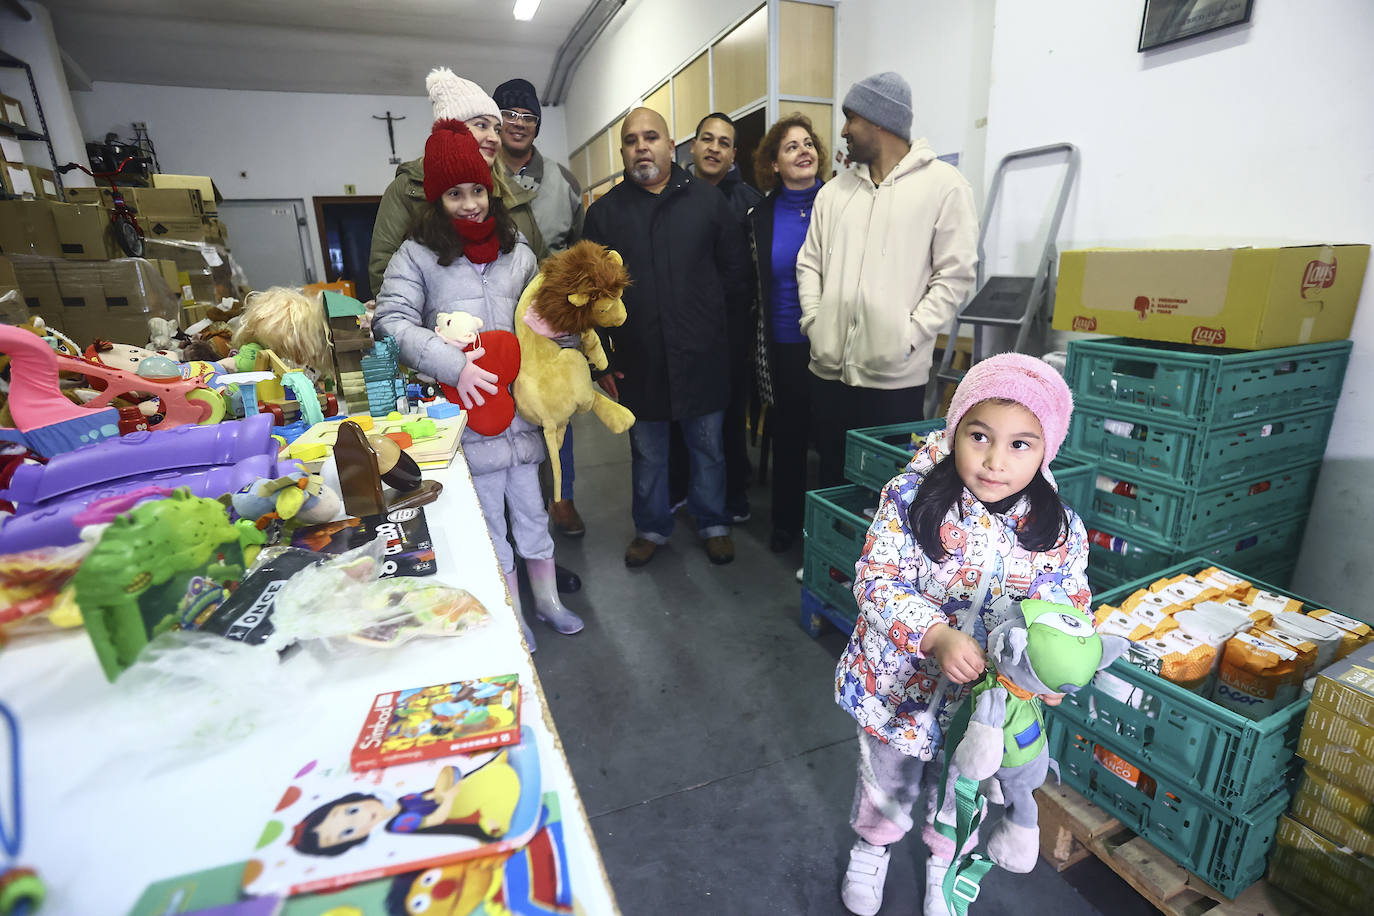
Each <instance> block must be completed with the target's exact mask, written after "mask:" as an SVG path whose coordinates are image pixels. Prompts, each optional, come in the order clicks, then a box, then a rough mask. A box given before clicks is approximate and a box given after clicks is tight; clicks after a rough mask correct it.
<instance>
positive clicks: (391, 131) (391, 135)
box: [372, 111, 406, 165]
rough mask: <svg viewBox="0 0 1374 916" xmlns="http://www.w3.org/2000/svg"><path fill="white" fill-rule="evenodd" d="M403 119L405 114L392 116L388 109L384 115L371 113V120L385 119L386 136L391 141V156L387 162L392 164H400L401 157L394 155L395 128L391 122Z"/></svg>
mask: <svg viewBox="0 0 1374 916" xmlns="http://www.w3.org/2000/svg"><path fill="white" fill-rule="evenodd" d="M405 119H406V116H405V115H401V116H400V117H395V116H393V115H392V114H391V112H390V111H388V112H387V113H386V117H382V116H381V115H373V116H372V120H374V121H385V122H386V136H387V139H388V140H390V141H391V158H390V159H388V160H387V162H390V163H391V164H392V165H400V164H401V157H400V156H397V155H396V130H395V128H393V127H392V124H393V123H394V122H396V121H404V120H405Z"/></svg>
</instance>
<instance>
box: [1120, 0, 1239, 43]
mask: <svg viewBox="0 0 1374 916" xmlns="http://www.w3.org/2000/svg"><path fill="white" fill-rule="evenodd" d="M1253 3H1254V0H1145V15H1144V17H1143V18H1142V19H1141V23H1140V44H1139V45H1138V46H1137V47H1136V50H1137V51H1149V50H1150V49H1151V48H1158V47H1160V46H1161V45H1167V44H1170V43H1172V42H1175V41H1182V40H1183V39H1185V38H1192V37H1194V36H1195V35H1201V34H1203V33H1204V32H1214V31H1216V30H1217V29H1224V28H1226V27H1227V26H1230V25H1236V24H1237V23H1241V22H1249V21H1250V7H1251V5H1252V4H1253Z"/></svg>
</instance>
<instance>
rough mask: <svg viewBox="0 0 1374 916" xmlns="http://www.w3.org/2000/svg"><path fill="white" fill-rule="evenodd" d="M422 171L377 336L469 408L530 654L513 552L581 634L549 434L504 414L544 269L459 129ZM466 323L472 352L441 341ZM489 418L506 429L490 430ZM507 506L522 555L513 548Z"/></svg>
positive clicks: (547, 614) (482, 495) (453, 122)
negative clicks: (547, 471)
mask: <svg viewBox="0 0 1374 916" xmlns="http://www.w3.org/2000/svg"><path fill="white" fill-rule="evenodd" d="M436 107H437V106H436ZM424 162H425V179H424V189H425V198H426V199H427V200H428V201H429V206H428V207H426V208H425V209H424V210H422V211H421V212H420V214H419V216H418V217H417V218H416V220H415V222H414V223H413V224H412V226H411V230H410V233H409V237H408V238H407V240H406V241H405V242H404V243H403V244H402V245H401V247H400V248H399V249H398V250H397V252H396V254H395V255H394V256H393V257H392V259H391V263H390V264H389V265H388V266H387V269H386V276H385V279H384V280H383V281H382V288H381V292H380V293H378V295H377V317H376V319H375V320H374V323H373V327H374V329H375V330H376V332H377V333H378V334H379V335H390V336H391V337H394V338H396V341H397V343H398V344H399V345H400V350H401V358H402V360H403V361H404V362H405V363H406V364H407V365H409V366H411V367H412V368H414V369H416V370H417V371H419V372H423V373H425V374H427V375H430V376H433V377H434V378H435V379H436V380H437V381H439V382H440V383H441V384H444V385H447V386H451V387H452V389H454V390H455V393H456V395H457V397H458V400H459V402H460V403H461V404H462V406H463V407H464V408H466V409H468V410H469V423H468V427H467V428H466V429H464V431H463V439H462V443H463V453H464V454H465V455H466V456H467V461H468V465H469V468H470V469H471V471H472V481H473V484H474V485H475V487H476V489H477V499H478V501H479V502H480V503H481V505H482V514H483V515H484V516H485V518H486V522H487V529H488V531H490V533H491V540H492V543H493V544H494V545H495V546H496V554H497V558H498V559H499V560H500V561H501V571H502V572H503V573H504V574H505V576H506V584H507V585H508V586H509V588H510V595H511V600H512V601H513V602H514V603H515V608H516V613H517V615H519V616H520V620H521V625H522V626H523V627H524V630H525V639H526V641H527V642H528V643H529V647H530V649H531V650H533V649H534V636H533V634H532V633H531V632H530V629H529V625H528V624H527V623H526V622H525V619H524V617H523V615H520V597H519V596H520V589H519V586H518V584H517V582H516V576H515V551H518V552H519V554H520V556H521V557H523V558H524V559H525V567H526V570H527V571H528V573H529V578H530V586H531V590H532V591H533V592H534V604H535V614H536V616H538V617H539V618H540V619H542V620H544V621H546V622H547V623H548V624H549V625H550V626H552V627H553V628H554V629H555V630H557V631H558V632H560V633H565V634H572V633H576V632H578V631H580V630H581V629H582V620H581V619H580V618H579V617H578V616H577V615H576V614H574V613H573V612H572V611H570V610H568V609H567V608H566V607H564V606H563V604H562V602H560V601H559V598H558V588H557V584H556V575H555V571H554V562H553V539H552V538H551V537H550V536H549V518H548V514H547V512H546V511H545V508H544V499H543V496H542V494H541V493H540V489H539V463H540V462H541V461H543V460H544V456H545V448H544V438H543V435H542V433H541V431H540V429H539V427H537V426H534V425H533V424H531V423H530V422H528V421H527V420H525V419H524V418H522V417H521V416H519V415H518V414H515V413H514V411H513V410H503V409H501V408H503V407H507V406H509V405H507V403H506V402H509V401H510V397H511V395H510V391H509V385H510V383H511V381H512V379H513V378H514V375H515V372H516V371H518V368H519V351H518V348H517V347H516V346H515V339H514V336H513V333H512V332H513V330H514V315H515V306H516V303H517V302H518V301H519V299H520V294H521V293H522V292H523V291H524V289H525V287H526V285H528V284H529V282H530V280H532V279H533V278H534V276H535V274H536V272H537V264H536V261H535V256H534V252H533V251H531V250H530V247H529V245H528V244H526V242H525V239H524V237H523V236H521V235H520V233H519V232H518V230H517V229H516V228H515V224H514V222H513V221H512V220H511V217H510V214H509V212H508V211H507V210H506V208H505V206H504V205H503V204H502V203H501V201H500V200H499V199H497V198H494V197H492V195H491V189H492V177H491V168H490V167H489V166H488V165H487V163H486V160H485V159H484V158H483V157H482V155H481V152H480V150H479V149H478V145H477V141H476V140H475V139H474V138H473V136H472V134H471V132H470V131H469V130H468V128H467V126H466V125H465V124H464V123H463V122H462V121H460V120H457V119H448V118H441V119H439V120H436V121H435V123H434V128H433V131H432V133H431V134H430V136H429V140H428V141H427V142H426V143H425V160H424ZM441 313H442V316H441ZM459 315H463V316H464V317H463V321H464V322H465V323H466V324H467V325H468V326H469V327H471V328H472V329H473V331H474V332H475V337H476V339H475V340H474V341H473V344H472V348H471V349H468V350H466V351H465V350H464V349H463V348H462V346H461V345H452V344H451V343H450V341H449V340H446V339H445V337H443V336H441V335H440V334H439V333H437V332H436V328H437V327H439V326H440V325H441V324H442V325H443V329H444V330H445V331H447V330H449V328H450V327H451V326H452V325H453V324H454V322H455V320H456V318H455V316H459ZM507 338H508V339H507ZM483 357H488V358H487V359H484V358H483ZM479 362H480V363H481V365H479ZM483 414H485V416H484V417H483V421H479V420H478V419H477V417H478V416H479V415H483ZM492 414H499V415H500V416H501V417H502V419H504V418H505V417H509V418H510V419H509V422H508V423H506V424H504V425H502V423H501V422H500V421H497V422H495V423H490V422H484V421H485V420H490V417H491V415H492ZM474 426H476V427H477V428H474ZM498 427H499V428H498ZM507 509H509V512H510V523H511V524H510V529H511V535H512V536H513V537H514V540H515V551H512V550H511V545H510V543H509V542H508V541H507V540H506V511H507Z"/></svg>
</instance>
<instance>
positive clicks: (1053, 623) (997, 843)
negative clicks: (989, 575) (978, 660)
mask: <svg viewBox="0 0 1374 916" xmlns="http://www.w3.org/2000/svg"><path fill="white" fill-rule="evenodd" d="M1021 614H1022V618H1021V619H1014V620H1009V621H1007V622H1006V623H1003V624H1002V625H1000V626H998V627H997V628H996V629H994V630H993V631H992V632H991V633H989V634H988V654H989V656H990V657H991V665H990V666H989V668H988V671H987V673H986V675H985V676H984V678H983V680H982V681H980V682H979V683H978V684H976V685H975V686H974V688H973V694H972V696H970V698H969V701H968V702H969V703H970V704H971V706H972V712H971V715H970V717H969V722H968V726H967V729H966V730H965V731H964V734H963V738H962V740H960V741H959V743H958V746H957V747H956V748H954V751H953V754H952V755H951V757H950V764H949V771H948V775H947V778H946V792H945V804H944V806H943V808H942V809H941V811H940V812H939V814H938V815H937V816H936V824H935V826H936V830H937V831H938V832H939V833H941V834H944V835H946V836H948V837H949V838H950V839H951V840H953V838H954V835H955V832H954V824H955V813H954V799H955V791H954V788H955V784H956V780H957V779H958V778H959V777H960V776H963V777H965V778H967V779H971V780H974V781H975V782H980V783H981V782H983V781H984V780H988V781H989V782H988V784H987V790H988V791H987V793H986V794H987V796H988V798H989V799H990V800H991V801H994V802H997V801H1000V802H1002V803H1003V804H1004V805H1005V806H1006V816H1005V817H1003V818H1002V820H1001V821H1000V822H999V823H998V824H997V826H996V828H994V830H993V832H992V835H991V836H990V837H989V839H988V857H989V858H991V859H992V861H993V862H995V863H996V864H997V865H999V866H1001V867H1002V868H1005V869H1006V870H1007V871H1011V872H1018V873H1025V872H1029V871H1030V870H1031V869H1032V868H1034V867H1035V860H1036V858H1037V856H1038V855H1039V853H1040V826H1039V812H1038V809H1037V807H1036V804H1035V797H1034V796H1033V795H1032V793H1033V792H1034V791H1035V790H1036V789H1038V788H1039V787H1040V786H1041V785H1043V784H1044V782H1045V777H1046V775H1047V774H1048V772H1049V767H1050V756H1049V747H1048V746H1047V744H1046V741H1045V735H1044V712H1043V709H1042V702H1043V701H1042V700H1041V697H1042V696H1045V695H1055V694H1060V695H1062V694H1066V693H1073V692H1074V691H1076V690H1078V689H1079V688H1081V687H1083V686H1085V685H1086V684H1088V683H1089V682H1090V681H1091V680H1092V679H1093V676H1094V675H1095V674H1096V673H1097V672H1098V671H1099V670H1100V669H1102V668H1105V667H1106V666H1108V665H1110V664H1111V663H1112V662H1113V661H1114V660H1115V659H1116V658H1118V657H1119V656H1121V655H1123V654H1125V652H1126V649H1127V647H1128V646H1129V645H1130V643H1129V642H1128V641H1127V640H1125V639H1122V638H1121V637H1119V636H1100V635H1099V634H1098V633H1097V631H1096V630H1094V629H1093V622H1092V619H1091V618H1090V617H1088V615H1086V614H1084V613H1083V612H1082V611H1080V610H1078V609H1077V608H1075V607H1072V606H1070V605H1063V604H1054V603H1051V602H1048V601H1040V600H1038V599H1028V600H1025V601H1022V602H1021ZM994 777H995V778H994ZM999 790H1000V791H999ZM999 796H1000V798H999ZM952 848H953V846H952V845H951V849H952Z"/></svg>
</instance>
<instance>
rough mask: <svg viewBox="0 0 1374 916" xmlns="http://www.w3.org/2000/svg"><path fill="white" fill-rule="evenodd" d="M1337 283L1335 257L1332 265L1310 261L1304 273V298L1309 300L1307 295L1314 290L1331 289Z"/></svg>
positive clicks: (1331, 262)
mask: <svg viewBox="0 0 1374 916" xmlns="http://www.w3.org/2000/svg"><path fill="white" fill-rule="evenodd" d="M1335 282H1336V259H1335V258H1334V257H1333V258H1332V259H1331V261H1330V263H1328V262H1326V261H1308V262H1307V269H1306V270H1304V271H1303V272H1302V297H1303V298H1304V299H1306V298H1307V294H1308V293H1309V292H1311V291H1312V290H1314V289H1329V288H1330V286H1331V284H1333V283H1335Z"/></svg>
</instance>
